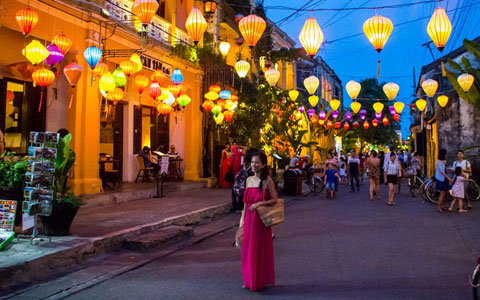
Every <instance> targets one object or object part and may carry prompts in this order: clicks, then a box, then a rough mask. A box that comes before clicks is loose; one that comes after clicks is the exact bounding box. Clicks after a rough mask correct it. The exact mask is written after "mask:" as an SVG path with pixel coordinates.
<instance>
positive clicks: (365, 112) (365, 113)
mask: <svg viewBox="0 0 480 300" xmlns="http://www.w3.org/2000/svg"><path fill="white" fill-rule="evenodd" d="M358 115H359V116H360V119H362V120H365V118H366V117H367V111H366V110H364V109H361V110H360V111H359V112H358Z"/></svg>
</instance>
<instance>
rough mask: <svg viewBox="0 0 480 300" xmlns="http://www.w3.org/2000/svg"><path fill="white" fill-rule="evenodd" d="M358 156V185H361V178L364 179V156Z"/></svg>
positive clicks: (360, 154) (361, 154)
mask: <svg viewBox="0 0 480 300" xmlns="http://www.w3.org/2000/svg"><path fill="white" fill-rule="evenodd" d="M358 155H359V157H358V159H359V160H360V165H359V177H360V184H361V185H363V177H365V155H364V154H363V153H361V152H360V153H359V154H358Z"/></svg>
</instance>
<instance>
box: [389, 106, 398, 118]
mask: <svg viewBox="0 0 480 300" xmlns="http://www.w3.org/2000/svg"><path fill="white" fill-rule="evenodd" d="M388 111H389V112H390V114H391V115H392V116H393V115H394V114H396V113H397V111H396V110H395V106H393V105H390V106H388Z"/></svg>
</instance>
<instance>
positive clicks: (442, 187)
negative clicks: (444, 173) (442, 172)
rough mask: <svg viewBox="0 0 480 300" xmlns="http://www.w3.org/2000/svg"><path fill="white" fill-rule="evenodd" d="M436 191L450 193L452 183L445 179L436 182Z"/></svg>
mask: <svg viewBox="0 0 480 300" xmlns="http://www.w3.org/2000/svg"><path fill="white" fill-rule="evenodd" d="M435 189H436V190H437V191H448V190H449V189H450V183H449V182H448V179H447V178H445V179H444V180H443V181H439V180H438V179H436V180H435Z"/></svg>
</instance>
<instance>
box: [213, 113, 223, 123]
mask: <svg viewBox="0 0 480 300" xmlns="http://www.w3.org/2000/svg"><path fill="white" fill-rule="evenodd" d="M224 117H225V116H224V115H223V113H222V112H219V113H218V114H216V115H213V119H214V120H215V123H217V125H220V124H222V122H223V119H224Z"/></svg>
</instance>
